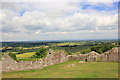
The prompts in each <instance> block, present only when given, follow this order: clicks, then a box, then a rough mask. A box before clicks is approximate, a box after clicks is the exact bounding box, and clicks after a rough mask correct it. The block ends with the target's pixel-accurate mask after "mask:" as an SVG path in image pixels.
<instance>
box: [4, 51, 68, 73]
mask: <svg viewBox="0 0 120 80" xmlns="http://www.w3.org/2000/svg"><path fill="white" fill-rule="evenodd" d="M65 61H68V58H67V57H66V54H64V52H57V53H54V52H52V53H49V54H48V55H47V57H46V58H44V59H40V60H36V61H15V60H13V59H12V58H11V57H10V56H9V55H8V54H7V53H5V54H4V55H3V58H2V71H3V72H10V71H19V70H32V69H42V68H44V67H46V66H50V65H53V64H58V63H61V62H65Z"/></svg>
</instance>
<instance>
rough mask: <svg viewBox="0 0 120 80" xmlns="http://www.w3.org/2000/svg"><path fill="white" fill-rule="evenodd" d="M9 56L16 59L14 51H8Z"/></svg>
mask: <svg viewBox="0 0 120 80" xmlns="http://www.w3.org/2000/svg"><path fill="white" fill-rule="evenodd" d="M9 56H10V57H11V58H13V59H14V60H17V58H16V54H15V53H12V52H10V53H9Z"/></svg>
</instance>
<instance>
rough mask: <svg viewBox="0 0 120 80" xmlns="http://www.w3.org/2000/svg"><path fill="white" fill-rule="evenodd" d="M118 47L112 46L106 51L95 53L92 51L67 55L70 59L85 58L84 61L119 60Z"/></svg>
mask: <svg viewBox="0 0 120 80" xmlns="http://www.w3.org/2000/svg"><path fill="white" fill-rule="evenodd" d="M118 50H120V47H119V48H118V47H116V48H113V49H111V50H108V51H106V52H105V53H103V54H99V53H96V52H94V51H92V52H90V53H87V54H78V55H69V59H70V60H85V61H120V60H118V59H119V57H118V56H119V55H120V53H119V51H118Z"/></svg>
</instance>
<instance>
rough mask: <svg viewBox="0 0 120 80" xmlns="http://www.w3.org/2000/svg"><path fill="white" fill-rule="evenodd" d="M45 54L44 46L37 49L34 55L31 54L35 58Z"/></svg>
mask: <svg viewBox="0 0 120 80" xmlns="http://www.w3.org/2000/svg"><path fill="white" fill-rule="evenodd" d="M46 55H47V49H45V48H41V49H40V50H38V51H37V52H36V53H35V55H33V57H35V58H42V57H45V56H46Z"/></svg>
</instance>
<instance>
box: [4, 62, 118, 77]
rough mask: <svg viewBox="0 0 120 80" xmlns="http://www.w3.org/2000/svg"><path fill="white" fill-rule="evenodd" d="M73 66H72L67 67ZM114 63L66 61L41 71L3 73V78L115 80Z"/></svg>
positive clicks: (115, 70)
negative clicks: (91, 79) (108, 79)
mask: <svg viewBox="0 0 120 80" xmlns="http://www.w3.org/2000/svg"><path fill="white" fill-rule="evenodd" d="M70 64H74V66H69V65H70ZM117 74H118V64H117V63H116V62H87V63H79V61H68V62H64V63H61V64H56V65H52V66H48V67H46V68H44V69H42V70H29V71H17V72H8V73H3V78H18V77H19V78H117V77H118V75H117Z"/></svg>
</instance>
